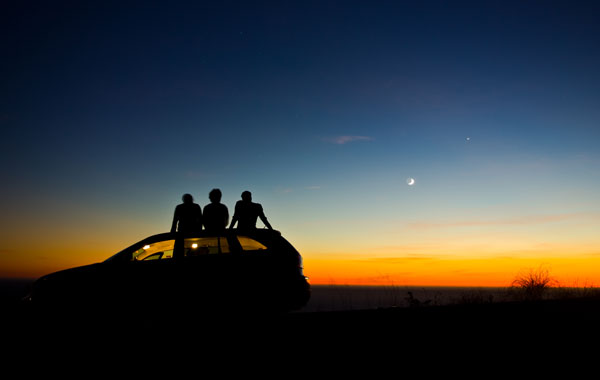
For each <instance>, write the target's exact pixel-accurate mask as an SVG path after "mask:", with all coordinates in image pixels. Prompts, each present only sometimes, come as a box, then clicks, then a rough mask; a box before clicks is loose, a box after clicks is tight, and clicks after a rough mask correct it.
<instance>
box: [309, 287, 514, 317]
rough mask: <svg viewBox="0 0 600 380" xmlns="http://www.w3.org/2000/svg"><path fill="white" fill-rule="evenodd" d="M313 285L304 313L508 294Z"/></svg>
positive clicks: (496, 290)
mask: <svg viewBox="0 0 600 380" xmlns="http://www.w3.org/2000/svg"><path fill="white" fill-rule="evenodd" d="M311 288H312V295H311V299H310V301H309V302H308V304H307V305H306V306H305V307H304V308H303V309H302V310H300V311H301V312H312V311H342V310H364V309H378V308H389V307H409V306H425V305H430V306H434V305H448V304H451V303H471V302H477V303H480V302H488V301H489V302H496V301H502V300H504V299H505V297H506V294H507V288H505V287H496V288H493V287H439V286H396V285H394V286H353V285H312V287H311Z"/></svg>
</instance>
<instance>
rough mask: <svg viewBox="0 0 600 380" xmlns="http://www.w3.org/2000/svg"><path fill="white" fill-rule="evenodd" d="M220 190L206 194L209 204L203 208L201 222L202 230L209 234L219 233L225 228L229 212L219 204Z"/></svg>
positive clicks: (213, 190)
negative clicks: (202, 224) (209, 232)
mask: <svg viewBox="0 0 600 380" xmlns="http://www.w3.org/2000/svg"><path fill="white" fill-rule="evenodd" d="M221 196H222V194H221V190H219V189H212V190H211V191H210V193H209V194H208V198H209V199H210V202H211V203H209V204H207V205H206V206H204V210H203V215H202V222H203V223H204V229H205V230H207V231H211V232H221V231H224V230H225V229H226V228H227V223H228V222H229V210H228V209H227V206H225V205H224V204H222V203H221Z"/></svg>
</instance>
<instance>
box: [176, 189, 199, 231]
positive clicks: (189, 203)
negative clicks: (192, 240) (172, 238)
mask: <svg viewBox="0 0 600 380" xmlns="http://www.w3.org/2000/svg"><path fill="white" fill-rule="evenodd" d="M181 200H182V201H183V203H182V204H179V205H177V207H175V215H174V216H173V224H172V225H171V232H175V231H179V232H194V231H201V230H202V208H200V206H199V205H197V204H196V203H194V198H193V197H192V196H191V195H190V194H184V195H183V197H181Z"/></svg>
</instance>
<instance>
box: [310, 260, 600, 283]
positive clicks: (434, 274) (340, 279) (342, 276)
mask: <svg viewBox="0 0 600 380" xmlns="http://www.w3.org/2000/svg"><path fill="white" fill-rule="evenodd" d="M540 266H543V267H544V268H547V269H548V270H549V272H550V275H551V276H552V277H553V278H554V279H556V280H557V281H558V283H559V284H560V286H567V287H570V286H597V285H598V284H600V257H546V258H485V259H469V258H458V259H456V258H424V259H415V258H390V259H386V258H382V259H342V258H340V259H314V260H313V259H305V265H304V267H305V269H304V273H305V275H306V276H308V277H309V278H310V282H311V284H313V285H382V286H390V285H399V286H474V287H504V286H510V284H511V282H512V281H513V280H514V278H515V276H517V275H518V274H519V273H520V272H522V271H524V270H529V269H537V268H539V267H540Z"/></svg>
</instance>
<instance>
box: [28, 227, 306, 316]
mask: <svg viewBox="0 0 600 380" xmlns="http://www.w3.org/2000/svg"><path fill="white" fill-rule="evenodd" d="M309 298H310V285H309V283H308V279H307V278H306V277H305V276H304V274H303V267H302V256H301V255H300V254H299V253H298V251H297V250H296V249H295V248H294V247H293V246H292V245H291V244H290V243H289V242H288V241H287V240H286V239H285V238H283V237H282V236H281V234H280V233H279V232H278V231H273V230H266V229H257V230H254V231H251V232H242V231H239V230H226V231H224V232H222V233H221V234H219V235H217V234H210V233H208V232H206V231H202V232H196V233H187V234H183V233H179V232H176V233H163V234H158V235H154V236H150V237H148V238H146V239H144V240H142V241H139V242H137V243H135V244H133V245H131V246H130V247H128V248H126V249H124V250H122V251H120V252H118V253H117V254H115V255H114V256H112V257H110V258H108V259H107V260H105V261H104V262H101V263H96V264H91V265H86V266H82V267H76V268H71V269H67V270H62V271H59V272H55V273H52V274H48V275H46V276H43V277H41V278H39V279H38V280H37V281H36V282H35V283H34V284H33V286H32V289H31V292H30V295H29V296H28V297H27V299H28V300H29V301H30V303H31V304H32V305H42V306H51V307H52V308H54V307H55V306H56V305H63V306H77V307H79V306H89V307H94V308H96V309H98V308H99V307H102V308H105V307H115V306H116V307H121V308H129V309H131V308H133V309H134V310H142V308H148V307H150V308H152V309H154V310H156V309H160V308H162V309H165V307H167V308H170V307H183V308H191V309H193V310H203V311H208V312H210V311H215V310H217V311H224V310H238V311H239V310H261V311H279V312H281V311H291V310H297V309H300V308H302V307H303V306H304V305H305V304H306V303H307V302H308V300H309Z"/></svg>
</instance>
